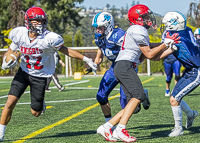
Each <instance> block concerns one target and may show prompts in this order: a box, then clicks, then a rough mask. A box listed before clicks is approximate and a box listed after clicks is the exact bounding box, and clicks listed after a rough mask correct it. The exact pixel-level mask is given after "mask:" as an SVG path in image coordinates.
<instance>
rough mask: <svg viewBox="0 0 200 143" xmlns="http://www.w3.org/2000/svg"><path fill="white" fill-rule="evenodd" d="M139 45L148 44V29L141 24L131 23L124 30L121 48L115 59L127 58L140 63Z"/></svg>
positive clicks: (137, 63) (140, 52)
mask: <svg viewBox="0 0 200 143" xmlns="http://www.w3.org/2000/svg"><path fill="white" fill-rule="evenodd" d="M139 45H147V46H148V45H149V35H148V31H147V29H146V28H144V27H143V26H141V25H132V26H130V27H129V28H128V29H127V31H126V34H125V36H124V41H123V44H122V48H121V50H120V52H119V55H118V56H117V59H116V61H121V60H128V61H131V62H134V63H136V65H139V64H141V59H140V56H141V54H142V51H141V50H140V48H139Z"/></svg>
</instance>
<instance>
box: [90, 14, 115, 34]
mask: <svg viewBox="0 0 200 143" xmlns="http://www.w3.org/2000/svg"><path fill="white" fill-rule="evenodd" d="M102 26H104V27H105V31H104V34H99V33H97V31H96V28H97V27H102ZM113 28H114V20H113V16H112V15H111V14H110V13H108V12H99V13H98V14H96V15H95V16H94V17H93V20H92V31H93V33H94V34H95V36H98V37H100V38H102V37H104V36H106V35H108V34H109V33H110V32H111V31H112V30H113Z"/></svg>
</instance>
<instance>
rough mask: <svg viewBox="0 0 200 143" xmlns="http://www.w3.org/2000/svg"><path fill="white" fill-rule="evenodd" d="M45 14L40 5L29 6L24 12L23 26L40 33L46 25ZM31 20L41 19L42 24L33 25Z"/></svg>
mask: <svg viewBox="0 0 200 143" xmlns="http://www.w3.org/2000/svg"><path fill="white" fill-rule="evenodd" d="M47 19H48V18H47V15H46V13H45V12H44V10H43V9H42V8H40V7H31V8H29V9H28V10H27V11H26V13H25V26H26V28H27V29H28V30H30V31H35V32H37V33H38V34H42V32H43V29H44V28H46V27H47ZM31 20H41V21H43V22H42V25H37V26H36V27H34V26H33V25H32V23H31Z"/></svg>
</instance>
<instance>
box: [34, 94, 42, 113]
mask: <svg viewBox="0 0 200 143" xmlns="http://www.w3.org/2000/svg"><path fill="white" fill-rule="evenodd" d="M43 100H44V98H43V97H37V98H34V99H31V108H32V109H33V110H34V111H42V108H43Z"/></svg>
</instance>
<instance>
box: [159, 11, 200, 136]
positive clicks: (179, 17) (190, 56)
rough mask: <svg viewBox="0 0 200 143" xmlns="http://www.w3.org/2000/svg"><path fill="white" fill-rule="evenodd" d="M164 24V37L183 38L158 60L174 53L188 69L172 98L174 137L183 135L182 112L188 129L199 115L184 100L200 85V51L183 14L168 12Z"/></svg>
mask: <svg viewBox="0 0 200 143" xmlns="http://www.w3.org/2000/svg"><path fill="white" fill-rule="evenodd" d="M162 22H163V23H164V24H165V26H166V32H164V35H163V37H167V36H173V35H174V34H175V33H176V34H179V35H180V37H181V38H180V43H176V44H175V45H173V47H174V48H173V49H174V50H172V49H167V50H166V51H164V52H162V53H161V54H160V55H157V56H158V57H157V58H158V60H159V59H161V58H163V57H165V56H167V55H169V54H171V53H173V55H174V56H175V57H176V59H178V60H179V61H180V62H181V64H182V65H183V66H184V67H185V69H186V70H185V71H184V73H183V75H182V77H181V78H180V80H179V81H178V82H177V84H176V85H175V87H174V89H173V91H172V93H171V97H170V104H171V108H172V112H173V116H174V121H175V126H174V129H173V130H172V132H171V133H170V134H169V135H168V136H169V137H174V136H180V135H183V128H182V111H184V112H185V113H186V115H187V121H186V125H185V128H186V129H189V128H190V127H192V124H193V121H194V119H195V118H196V117H197V116H198V115H199V113H198V111H196V110H191V109H190V107H189V106H188V104H187V103H186V102H185V101H183V100H182V99H183V97H185V96H186V95H187V94H189V93H190V92H191V91H193V90H194V89H195V88H196V87H197V86H198V85H199V84H200V69H199V67H200V49H199V48H198V46H197V43H196V40H195V38H194V36H193V33H192V30H191V28H189V27H187V26H186V23H187V20H186V18H185V16H184V15H183V14H182V13H180V12H178V11H173V12H168V13H167V14H166V15H165V16H164V18H163V20H162Z"/></svg>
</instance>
